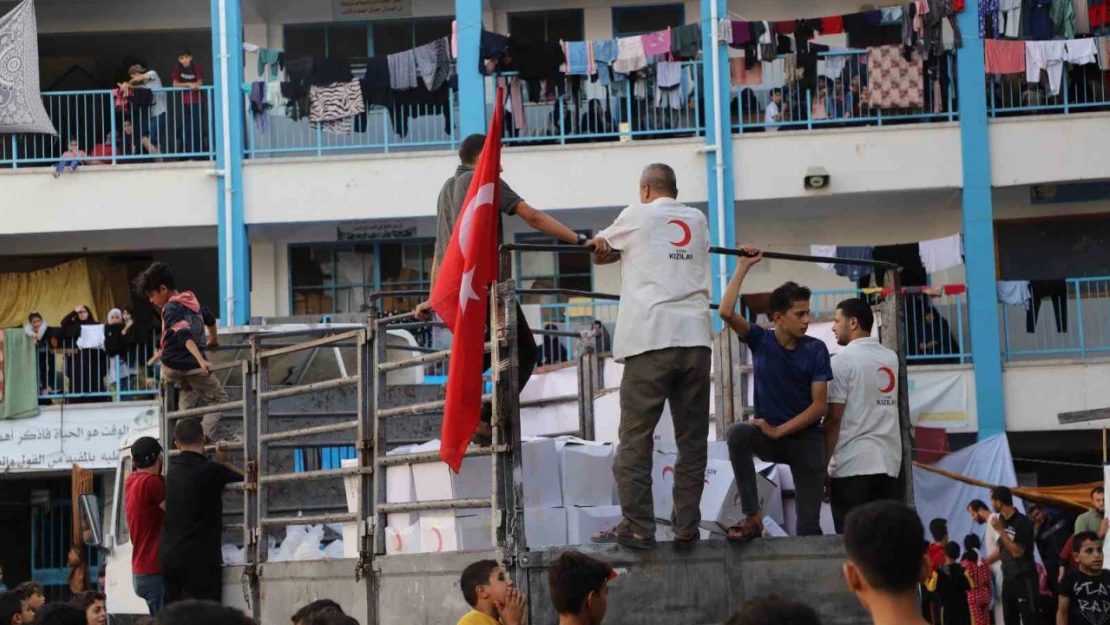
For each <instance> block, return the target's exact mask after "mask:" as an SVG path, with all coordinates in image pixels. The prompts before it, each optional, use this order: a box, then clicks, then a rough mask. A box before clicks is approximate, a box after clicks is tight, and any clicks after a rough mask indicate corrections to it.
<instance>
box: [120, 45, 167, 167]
mask: <svg viewBox="0 0 1110 625" xmlns="http://www.w3.org/2000/svg"><path fill="white" fill-rule="evenodd" d="M127 75H128V76H130V77H131V78H130V80H128V81H127V82H125V83H122V84H120V88H130V89H134V88H135V87H142V88H144V89H150V91H151V92H152V93H151V95H152V104H151V106H150V107H149V110H143V111H141V112H140V113H139V114H138V115H137V116H138V118H139V133H140V134H141V135H142V137H143V147H144V148H146V150H147V152H149V153H151V154H158V153H160V152H162V151H164V148H165V147H166V143H167V141H166V139H167V138H168V137H166V92H165V91H163V90H162V89H163V88H162V78H161V77H159V76H158V72H156V71H154V70H152V69H149V68H147V67H144V66H143V65H141V64H139V63H136V64H135V65H132V66H131V67H130V68H129V69H128V70H127Z"/></svg>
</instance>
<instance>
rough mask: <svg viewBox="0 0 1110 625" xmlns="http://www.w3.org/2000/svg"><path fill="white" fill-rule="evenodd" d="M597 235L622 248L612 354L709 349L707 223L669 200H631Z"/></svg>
mask: <svg viewBox="0 0 1110 625" xmlns="http://www.w3.org/2000/svg"><path fill="white" fill-rule="evenodd" d="M597 236H598V237H600V238H602V239H605V240H606V241H608V242H609V244H610V245H611V246H612V247H613V249H615V250H620V252H621V302H620V308H619V309H618V312H617V331H616V336H615V337H614V338H613V355H614V356H615V357H616V359H617V362H624V359H625V358H630V357H632V356H635V355H637V354H642V353H644V352H649V351H653V350H657V349H666V348H668V347H709V346H710V333H711V324H710V320H709V226H708V225H707V223H706V219H705V215H704V214H703V213H702V212H701V211H699V210H697V209H696V208H690V207H689V206H684V205H682V204H680V203H679V202H678V201H676V200H673V199H671V198H659V199H657V200H655V201H654V202H652V203H650V204H633V205H632V206H629V207H628V208H626V209H624V210H623V211H621V214H620V215H619V216H618V217H617V220H616V221H614V222H613V225H611V226H609V227H608V228H606V229H605V230H603V231H602V232H600V233H598V235H597Z"/></svg>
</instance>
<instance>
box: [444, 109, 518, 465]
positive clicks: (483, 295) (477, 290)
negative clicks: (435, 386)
mask: <svg viewBox="0 0 1110 625" xmlns="http://www.w3.org/2000/svg"><path fill="white" fill-rule="evenodd" d="M497 91H498V93H497V99H496V100H495V101H496V102H497V107H496V108H495V109H494V111H493V120H492V121H491V122H490V127H489V132H488V133H487V134H486V143H485V146H484V147H483V148H482V155H481V156H480V157H479V158H478V167H477V169H475V171H474V178H473V179H472V180H471V182H470V189H469V190H468V191H467V192H466V200H465V201H463V205H462V211H461V212H460V213H459V216H458V219H457V220H456V222H455V231H454V232H453V233H451V243H450V244H449V245H448V246H447V251H446V252H445V253H444V255H443V264H442V265H440V267H439V271H438V272H437V273H436V283H435V286H434V287H433V288H432V298H431V304H432V308H433V309H434V310H435V311H436V313H437V314H439V316H440V317H441V318H442V319H443V321H444V322H445V323H446V324H447V327H449V328H451V332H452V333H453V334H454V339H453V342H452V344H451V361H450V365H449V367H448V370H447V406H446V407H445V408H444V411H443V430H442V432H441V433H440V448H439V457H440V458H441V459H442V460H443V461H444V462H446V463H447V466H449V467H451V469H453V470H454V471H455V472H456V473H457V472H458V471H459V467H460V466H461V465H462V460H463V455H464V454H465V453H466V447H467V445H469V444H470V438H471V437H472V436H473V435H474V431H475V430H476V429H478V422H479V421H480V420H481V413H482V371H483V369H485V367H484V366H483V357H484V355H485V330H486V314H487V311H488V310H489V299H488V297H489V284H490V282H492V281H494V280H496V279H497V273H498V269H499V263H498V257H497V247H498V243H499V242H498V240H497V232H498V229H497V220H498V217H499V216H498V214H497V206H498V201H499V196H500V183H501V128H502V126H501V118H502V116H503V115H504V111H503V108H504V105H503V102H504V97H503V96H502V94H501V89H498V90H497Z"/></svg>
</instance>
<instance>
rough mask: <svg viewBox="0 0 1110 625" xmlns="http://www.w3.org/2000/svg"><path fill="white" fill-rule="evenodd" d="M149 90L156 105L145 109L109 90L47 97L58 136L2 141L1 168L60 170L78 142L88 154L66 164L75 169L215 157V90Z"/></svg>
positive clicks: (48, 94) (10, 137) (44, 96)
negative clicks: (70, 164)
mask: <svg viewBox="0 0 1110 625" xmlns="http://www.w3.org/2000/svg"><path fill="white" fill-rule="evenodd" d="M151 91H153V92H154V94H153V95H154V104H153V105H152V106H145V107H138V106H135V105H134V104H128V105H127V106H126V107H122V106H121V105H120V104H121V103H120V102H119V101H117V98H116V96H115V95H114V92H113V91H112V90H110V89H101V90H97V91H50V92H46V93H43V94H42V101H43V106H44V107H45V108H46V113H47V115H49V116H50V119H51V121H53V122H54V128H55V129H56V130H57V131H58V135H57V136H50V135H42V134H18V135H6V136H3V137H0V168H2V167H14V168H19V167H28V166H40V167H41V166H56V165H57V164H58V163H59V161H61V160H63V157H62V155H63V154H65V153H66V152H67V151H68V150H69V149H70V142H71V141H74V140H75V141H77V149H78V150H80V151H82V152H84V153H85V155H84V156H77V157H73V158H70V157H66V160H67V161H69V160H72V161H76V162H77V163H78V167H77V169H81V168H84V167H92V166H101V165H116V164H121V163H137V162H155V161H165V160H211V159H213V158H215V151H214V149H215V142H216V140H215V132H214V130H213V123H214V119H213V112H214V109H213V107H212V87H211V86H207V87H201V88H200V89H198V90H195V91H194V90H192V89H189V88H183V87H173V88H164V89H152V90H151ZM163 108H164V111H163V110H162V109H163Z"/></svg>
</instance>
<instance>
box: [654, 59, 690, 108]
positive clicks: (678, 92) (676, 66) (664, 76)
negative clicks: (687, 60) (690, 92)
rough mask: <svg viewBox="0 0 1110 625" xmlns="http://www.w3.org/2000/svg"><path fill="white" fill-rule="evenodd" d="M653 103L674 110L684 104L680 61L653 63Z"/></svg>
mask: <svg viewBox="0 0 1110 625" xmlns="http://www.w3.org/2000/svg"><path fill="white" fill-rule="evenodd" d="M655 105H656V106H657V107H659V108H671V109H675V110H678V109H681V108H682V107H683V106H685V105H686V94H685V93H683V90H682V63H670V62H659V63H656V64H655Z"/></svg>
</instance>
